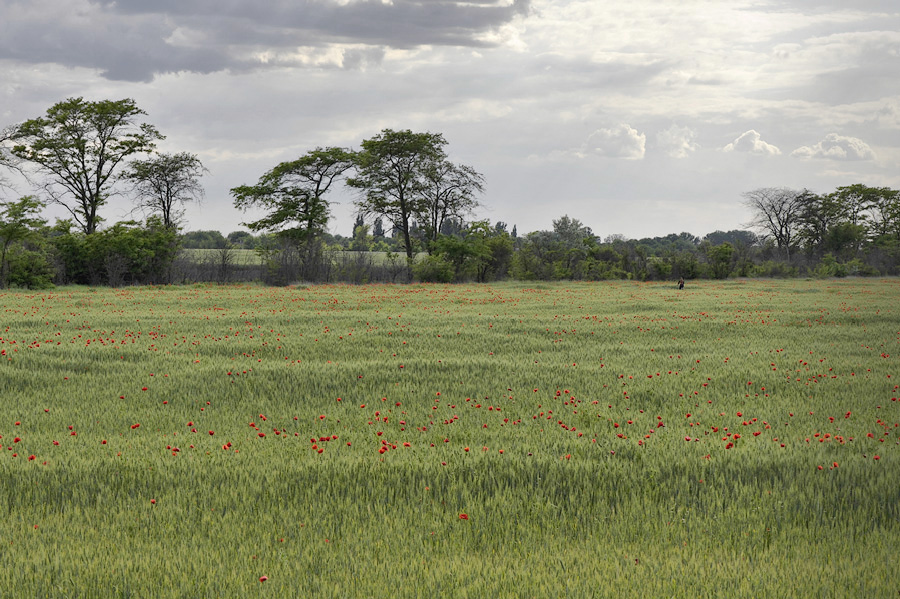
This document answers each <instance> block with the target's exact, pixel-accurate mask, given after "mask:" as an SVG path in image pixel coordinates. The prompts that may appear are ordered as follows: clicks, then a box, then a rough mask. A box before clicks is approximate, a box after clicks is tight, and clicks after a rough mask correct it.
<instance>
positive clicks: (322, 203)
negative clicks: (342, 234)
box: [231, 148, 353, 275]
mask: <svg viewBox="0 0 900 599" xmlns="http://www.w3.org/2000/svg"><path fill="white" fill-rule="evenodd" d="M352 166H353V154H352V153H351V152H350V151H348V150H345V149H343V148H316V149H315V150H312V151H310V152H308V153H306V154H305V155H303V156H301V157H300V158H298V159H297V160H293V161H290V162H282V163H281V164H279V165H278V166H276V167H275V168H273V169H272V170H270V171H269V172H267V173H265V174H264V175H263V176H262V177H260V179H259V182H258V183H257V184H256V185H241V186H239V187H235V188H233V189H232V190H231V195H232V197H234V205H235V207H237V208H239V209H241V210H248V209H250V208H263V209H264V210H267V211H268V212H267V214H266V215H265V216H263V217H262V218H261V219H259V220H256V221H253V222H249V223H244V224H246V226H248V227H249V228H250V229H251V230H253V231H272V232H278V233H279V234H280V235H281V236H282V237H284V238H287V239H289V240H291V241H293V242H294V243H296V244H298V245H299V246H301V249H302V250H305V251H304V266H305V268H306V269H307V271H308V269H309V268H310V267H311V262H312V258H313V257H314V255H315V250H316V241H317V240H318V238H319V236H320V235H321V234H322V233H323V232H324V231H325V228H326V225H327V224H328V217H329V214H330V207H329V204H328V200H327V199H326V198H325V194H326V193H327V192H328V190H329V189H331V186H332V185H333V184H334V182H335V181H337V180H338V179H339V178H340V177H341V176H342V175H343V174H344V173H345V172H347V170H349V169H350V168H351V167H352ZM304 274H305V275H308V274H309V272H306V273H304Z"/></svg>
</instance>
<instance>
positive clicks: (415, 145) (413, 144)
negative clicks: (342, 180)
mask: <svg viewBox="0 0 900 599" xmlns="http://www.w3.org/2000/svg"><path fill="white" fill-rule="evenodd" d="M446 144H447V141H446V140H445V139H444V136H443V135H441V134H440V133H413V132H412V131H410V130H409V129H406V130H404V131H393V130H391V129H384V130H383V131H382V132H381V133H379V134H378V135H376V136H374V137H372V138H371V139H367V140H364V141H363V142H362V150H360V152H358V153H357V176H356V177H351V178H350V179H348V180H347V184H348V185H350V186H351V187H354V188H356V189H359V190H360V191H361V192H362V198H361V199H359V200H358V201H357V206H358V207H359V209H360V211H361V212H363V213H365V214H367V215H376V216H381V217H384V218H386V219H387V220H388V221H390V222H391V224H393V226H394V228H395V229H396V230H397V231H399V232H400V234H401V235H402V236H403V245H404V248H405V249H406V262H407V274H408V275H410V276H411V273H412V262H413V245H412V239H411V237H410V221H411V219H412V218H413V217H415V216H418V215H421V214H424V213H426V212H427V198H426V194H425V191H426V174H427V169H428V168H429V167H431V166H432V165H433V164H436V163H439V162H441V161H442V160H444V159H445V154H444V149H443V148H444V146H445V145H446Z"/></svg>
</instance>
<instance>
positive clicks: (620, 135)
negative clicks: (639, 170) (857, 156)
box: [586, 123, 647, 160]
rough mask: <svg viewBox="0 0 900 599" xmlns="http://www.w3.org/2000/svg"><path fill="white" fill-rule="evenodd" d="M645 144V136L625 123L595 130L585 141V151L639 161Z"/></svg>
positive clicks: (642, 155)
mask: <svg viewBox="0 0 900 599" xmlns="http://www.w3.org/2000/svg"><path fill="white" fill-rule="evenodd" d="M646 144H647V136H646V135H644V134H643V133H639V132H638V130H637V129H634V128H633V127H631V126H630V125H628V124H627V123H620V124H619V125H616V126H615V127H613V128H611V129H597V130H596V131H594V132H593V133H591V135H590V136H589V137H588V139H587V143H586V146H587V151H588V152H589V153H593V154H599V155H601V156H608V157H610V158H624V159H626V160H641V159H642V158H643V157H644V151H645V147H646Z"/></svg>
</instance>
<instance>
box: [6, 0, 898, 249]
mask: <svg viewBox="0 0 900 599" xmlns="http://www.w3.org/2000/svg"><path fill="white" fill-rule="evenodd" d="M73 96H83V97H84V98H85V99H88V100H101V99H111V100H117V99H122V98H133V99H134V100H135V101H136V102H137V104H138V106H139V107H140V108H142V109H143V110H145V111H146V112H147V113H148V115H147V117H146V118H147V121H149V122H151V123H152V124H154V125H155V126H156V127H157V128H158V129H159V130H160V131H161V132H162V133H163V134H164V135H166V140H165V141H163V142H161V144H160V146H159V147H160V150H162V151H167V152H181V151H187V152H192V153H195V154H197V155H198V156H199V157H200V159H201V160H202V161H203V163H204V164H205V165H206V167H207V168H208V169H209V171H210V172H209V174H208V175H207V176H206V177H205V178H204V186H205V188H206V199H205V201H204V203H203V204H202V205H200V206H199V207H191V208H189V209H188V211H187V214H186V219H187V222H186V223H185V228H186V229H187V230H197V229H218V230H220V231H222V232H223V233H225V234H227V233H228V232H230V231H233V230H236V229H240V228H242V227H241V226H240V223H241V222H242V221H244V220H249V219H252V218H254V217H255V215H254V214H243V213H241V212H239V211H237V210H235V208H234V207H233V203H232V200H231V198H230V196H229V192H228V190H229V189H230V188H232V187H235V186H237V185H242V184H252V183H255V182H256V181H257V180H258V178H259V176H260V175H262V174H263V173H264V172H265V171H267V170H269V169H270V168H272V167H273V166H275V165H276V164H278V163H279V162H282V161H286V160H292V159H294V158H297V157H298V156H300V155H302V154H303V153H305V152H306V151H308V150H310V149H313V148H315V147H316V146H327V145H336V146H345V147H351V148H358V147H359V144H360V142H361V141H362V140H363V139H366V138H368V137H371V136H373V135H375V134H377V133H378V132H379V131H380V130H382V129H384V128H392V129H412V130H413V131H430V132H439V133H442V134H443V135H444V136H445V138H446V139H447V141H448V142H449V144H448V147H447V150H448V153H449V155H450V157H451V159H452V160H453V161H454V162H458V163H462V164H467V165H470V166H472V167H474V168H475V169H476V170H478V171H479V172H481V173H482V174H483V175H484V176H485V179H486V189H485V193H484V195H483V197H482V198H481V199H482V203H483V204H484V207H483V209H481V210H480V211H479V213H478V214H477V216H478V217H480V218H486V219H489V220H490V221H491V222H492V223H493V222H496V221H504V222H506V223H508V224H509V226H510V228H512V225H514V224H515V225H516V226H517V228H518V231H519V233H520V234H523V233H527V232H529V231H535V230H543V229H551V228H552V221H553V219H555V218H559V217H560V216H562V215H565V214H567V215H569V216H570V217H572V218H577V219H579V220H581V221H582V223H584V224H585V225H587V226H589V227H591V228H592V229H593V231H594V233H595V234H598V235H600V236H601V237H606V236H607V235H610V234H614V233H617V234H623V235H625V236H626V237H629V238H640V237H648V236H657V235H666V234H668V233H680V232H682V231H687V232H690V233H693V234H694V235H698V236H703V235H705V234H707V233H710V232H712V231H715V230H717V229H720V230H730V229H737V228H742V226H743V225H744V224H745V223H746V222H747V221H748V220H749V218H750V215H749V214H748V213H747V211H746V210H745V209H744V208H743V206H742V205H741V194H742V193H743V192H745V191H749V190H751V189H756V188H759V187H776V186H787V187H794V188H804V187H805V188H809V189H811V190H813V191H815V192H820V193H824V192H829V191H832V190H834V188H835V187H837V186H841V185H850V184H853V183H864V184H867V185H873V186H889V187H893V188H900V3H898V2H897V0H854V1H853V2H849V1H847V0H729V1H727V2H726V1H724V0H679V1H678V2H672V1H668V0H627V1H618V0H604V1H601V0H515V1H513V0H467V1H451V0H254V1H253V2H250V1H240V0H115V1H114V0H0V98H2V99H0V126H3V125H11V124H15V123H18V122H21V121H23V120H25V119H28V118H33V117H38V116H42V115H44V114H45V112H46V110H47V108H49V107H50V106H51V105H53V104H54V103H56V102H59V101H61V100H64V99H66V98H69V97H73ZM28 191H30V190H29V189H27V188H23V187H21V186H20V187H19V189H18V190H17V192H18V194H19V195H23V194H24V193H27V192H28ZM11 195H12V196H13V197H15V195H16V194H15V193H13V194H10V193H9V192H7V194H6V197H7V198H9V197H10V196H11ZM353 198H354V196H353V194H352V193H351V192H349V191H344V190H341V191H339V192H338V193H336V194H334V195H333V196H332V200H333V201H334V207H333V212H334V219H333V221H332V226H331V230H332V232H333V233H340V234H342V235H349V234H350V233H351V231H350V229H351V227H352V216H351V215H352V213H353V206H352V201H353ZM103 216H104V217H105V218H106V219H107V221H110V222H115V221H116V220H120V219H122V218H125V217H127V214H126V208H125V206H124V204H123V203H122V202H121V201H116V202H113V203H111V205H110V206H109V207H108V208H106V209H105V212H104V213H103Z"/></svg>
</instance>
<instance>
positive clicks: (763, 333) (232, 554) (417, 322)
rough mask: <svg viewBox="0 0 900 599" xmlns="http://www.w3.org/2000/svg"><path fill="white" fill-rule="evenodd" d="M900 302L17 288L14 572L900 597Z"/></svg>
mask: <svg viewBox="0 0 900 599" xmlns="http://www.w3.org/2000/svg"><path fill="white" fill-rule="evenodd" d="M898 297H900V281H897V280H884V281H869V280H852V281H850V280H844V281H815V282H804V281H752V282H743V281H741V282H737V281H731V282H725V283H711V282H710V283H697V284H695V285H689V286H688V288H686V289H685V290H684V291H682V292H678V291H677V290H675V289H674V288H673V286H672V285H667V284H656V283H652V284H639V283H624V282H622V283H604V284H565V285H563V284H560V285H547V284H543V285H541V286H540V288H535V287H529V286H528V285H527V284H522V283H516V284H512V283H511V284H504V285H496V286H431V285H421V286H420V285H413V286H390V285H384V286H360V287H350V286H315V287H309V288H277V289H273V288H263V287H256V286H243V287H217V286H195V287H163V288H126V289H118V290H108V289H81V288H78V289H75V288H72V289H66V288H63V289H60V290H56V291H53V292H47V293H40V294H34V293H7V294H4V295H0V309H2V310H3V319H2V321H0V322H2V324H0V354H2V355H0V395H2V397H3V402H2V403H0V435H2V440H0V442H2V443H3V449H4V452H3V453H4V455H0V480H2V482H0V515H2V518H0V542H2V543H3V545H4V547H5V551H3V553H2V557H0V565H2V566H3V568H2V570H0V595H3V596H23V597H24V596H29V597H31V596H34V597H40V596H47V597H57V596H79V597H83V596H122V597H126V596H137V597H232V596H245V595H252V596H256V595H259V594H272V595H273V596H296V597H301V596H302V597H306V596H312V595H313V594H317V595H320V596H322V595H324V596H346V597H366V596H372V597H437V596H456V597H491V596H499V597H505V596H517V597H548V596H560V597H562V596H567V597H569V596H585V597H596V596H609V597H653V596H679V597H680V596H685V597H695V596H700V597H721V596H740V597H751V596H753V597H756V596H779V597H781V596H784V597H791V596H795V597H812V596H837V597H841V596H846V597H861V596H866V597H869V596H871V597H877V596H892V595H893V594H894V593H896V592H897V591H898V580H900V567H898V565H897V560H896V556H897V555H900V485H898V484H897V481H898V480H900V467H898V455H900V454H898V443H900V426H898V424H900V402H898V399H897V398H898V396H900V390H898V384H900V371H898V370H900V369H898V368H897V363H898V362H897V356H898V355H900V308H898V302H897V298H898ZM16 439H18V441H16ZM14 456H15V457H14ZM32 456H33V459H32ZM876 456H877V459H876ZM835 464H837V465H835ZM463 514H464V515H465V516H467V518H465V519H463V518H461V517H460V516H461V515H463ZM262 576H265V577H266V580H265V581H264V582H260V577H262Z"/></svg>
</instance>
